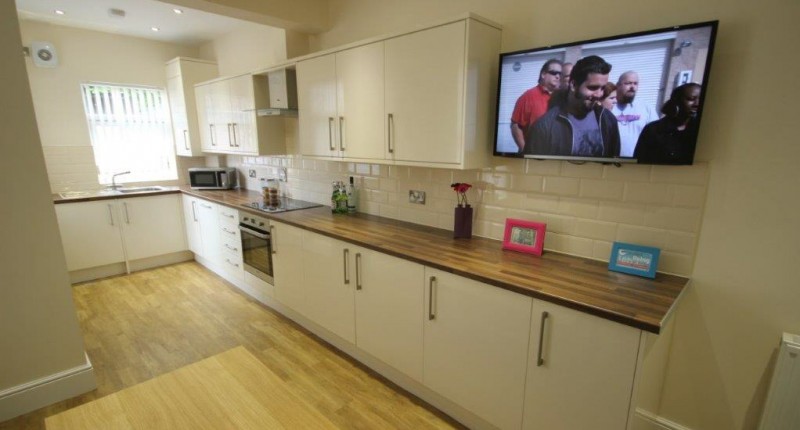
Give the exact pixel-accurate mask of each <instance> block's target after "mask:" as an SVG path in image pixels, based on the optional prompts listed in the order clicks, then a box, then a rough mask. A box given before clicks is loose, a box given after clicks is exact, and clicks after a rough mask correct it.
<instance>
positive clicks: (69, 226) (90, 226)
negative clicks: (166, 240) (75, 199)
mask: <svg viewBox="0 0 800 430" xmlns="http://www.w3.org/2000/svg"><path fill="white" fill-rule="evenodd" d="M55 209H56V216H57V218H58V228H59V230H60V231H61V242H62V244H63V246H64V254H65V255H66V258H67V270H70V271H73V270H80V269H87V268H90V267H97V266H104V265H106V264H112V263H120V262H124V261H125V251H124V250H123V248H122V239H121V236H120V230H119V223H120V222H122V219H121V217H120V216H119V211H118V210H117V205H116V202H115V201H114V200H100V201H95V202H82V203H62V204H58V205H55Z"/></svg>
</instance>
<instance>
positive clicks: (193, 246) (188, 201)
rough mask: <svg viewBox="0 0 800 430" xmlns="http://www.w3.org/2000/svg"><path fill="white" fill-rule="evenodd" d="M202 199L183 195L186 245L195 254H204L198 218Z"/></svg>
mask: <svg viewBox="0 0 800 430" xmlns="http://www.w3.org/2000/svg"><path fill="white" fill-rule="evenodd" d="M199 200H200V199H197V198H194V197H189V196H187V195H185V194H184V195H183V196H182V199H181V201H182V202H183V225H184V226H185V227H186V243H187V245H188V246H189V251H192V252H193V253H195V254H202V253H203V236H202V232H201V229H200V218H199V217H198V215H197V214H198V210H199V209H198V208H197V205H198V202H199Z"/></svg>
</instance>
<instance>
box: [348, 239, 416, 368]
mask: <svg viewBox="0 0 800 430" xmlns="http://www.w3.org/2000/svg"><path fill="white" fill-rule="evenodd" d="M349 248H350V258H352V260H351V263H350V264H349V265H348V266H349V268H351V269H352V270H353V274H352V276H351V281H350V282H351V283H355V290H356V292H355V296H356V297H355V312H356V346H358V348H360V349H362V350H364V351H366V352H367V353H369V354H371V355H372V356H374V357H376V358H378V359H380V360H381V361H383V362H384V363H386V364H388V365H390V366H392V367H394V368H395V369H397V370H399V371H401V372H403V373H404V374H406V375H408V376H410V377H411V378H413V379H414V380H416V381H419V382H422V363H423V361H422V345H423V341H422V326H423V319H422V318H421V316H422V315H423V301H424V297H423V294H424V282H425V281H424V278H425V268H424V267H423V266H422V265H420V264H417V263H412V262H410V261H407V260H402V259H399V258H397V257H392V256H389V255H386V254H383V253H380V252H375V251H371V250H368V249H364V248H360V247H355V246H353V247H349Z"/></svg>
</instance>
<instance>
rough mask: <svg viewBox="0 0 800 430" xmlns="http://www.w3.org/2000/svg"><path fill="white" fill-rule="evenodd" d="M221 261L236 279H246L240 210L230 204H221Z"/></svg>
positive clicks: (224, 267) (223, 267)
mask: <svg viewBox="0 0 800 430" xmlns="http://www.w3.org/2000/svg"><path fill="white" fill-rule="evenodd" d="M218 214H219V219H218V225H219V232H218V234H219V237H220V239H219V240H220V263H221V266H222V269H223V270H225V271H226V272H227V273H228V274H229V275H230V276H231V277H233V278H234V279H237V280H240V281H243V280H244V263H243V261H242V260H243V259H242V236H241V232H240V231H239V211H237V210H236V209H233V208H230V207H228V206H219V211H218Z"/></svg>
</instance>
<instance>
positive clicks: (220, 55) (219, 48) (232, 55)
mask: <svg viewBox="0 0 800 430" xmlns="http://www.w3.org/2000/svg"><path fill="white" fill-rule="evenodd" d="M294 34H295V33H292V35H293V37H292V41H295V39H297V37H296V36H294ZM293 46H294V45H293ZM200 52H201V55H203V57H204V58H208V59H211V60H214V61H216V62H217V67H218V68H219V74H220V76H235V75H241V74H243V73H250V72H254V71H256V70H261V69H265V68H267V67H269V66H271V65H273V64H277V63H280V62H283V61H284V60H286V58H287V57H286V32H285V31H284V30H283V29H280V28H275V27H268V26H258V25H255V24H242V26H241V27H240V28H239V29H237V30H236V31H233V32H231V33H229V34H226V35H224V36H222V37H218V38H217V39H215V40H214V41H212V42H209V43H206V44H204V45H203V46H201V47H200Z"/></svg>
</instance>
